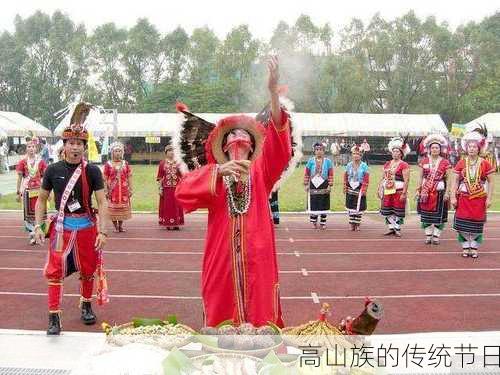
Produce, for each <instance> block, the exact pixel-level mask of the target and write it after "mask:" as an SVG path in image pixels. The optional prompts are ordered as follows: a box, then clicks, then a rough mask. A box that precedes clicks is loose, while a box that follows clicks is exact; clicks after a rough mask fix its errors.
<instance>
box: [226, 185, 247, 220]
mask: <svg viewBox="0 0 500 375" xmlns="http://www.w3.org/2000/svg"><path fill="white" fill-rule="evenodd" d="M223 179H224V184H225V185H226V187H227V196H228V208H229V214H230V215H231V216H236V215H243V214H245V213H246V212H247V211H248V208H249V207H250V200H251V199H250V197H251V196H250V192H251V191H252V183H251V179H250V175H248V180H247V182H246V184H245V186H244V192H243V202H244V203H245V204H244V206H243V207H242V208H239V207H238V203H237V202H236V197H235V193H234V191H233V187H234V186H235V184H236V181H234V178H233V177H232V176H224V177H223ZM240 206H241V205H240Z"/></svg>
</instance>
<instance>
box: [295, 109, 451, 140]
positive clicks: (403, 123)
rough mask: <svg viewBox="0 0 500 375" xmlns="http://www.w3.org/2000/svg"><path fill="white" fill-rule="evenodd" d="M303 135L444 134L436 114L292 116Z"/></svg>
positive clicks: (444, 130) (325, 114) (440, 121)
mask: <svg viewBox="0 0 500 375" xmlns="http://www.w3.org/2000/svg"><path fill="white" fill-rule="evenodd" d="M293 118H294V120H295V123H297V124H299V126H300V127H301V128H302V135H303V136H335V135H339V136H352V137H356V136H358V137H375V136H383V137H394V136H398V135H407V134H408V135H410V136H414V137H421V136H425V135H428V134H430V133H440V134H448V129H447V128H446V125H445V123H444V122H443V120H442V119H441V117H440V116H439V115H414V114H392V113H389V114H385V113H384V114H369V113H294V114H293Z"/></svg>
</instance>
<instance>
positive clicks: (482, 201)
mask: <svg viewBox="0 0 500 375" xmlns="http://www.w3.org/2000/svg"><path fill="white" fill-rule="evenodd" d="M485 222H486V196H484V197H480V198H473V199H469V196H468V195H465V194H458V199H457V209H456V211H455V220H454V223H453V229H455V230H456V231H458V232H466V233H475V234H480V233H483V228H484V223H485Z"/></svg>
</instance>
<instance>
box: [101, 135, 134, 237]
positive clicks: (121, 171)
mask: <svg viewBox="0 0 500 375" xmlns="http://www.w3.org/2000/svg"><path fill="white" fill-rule="evenodd" d="M110 152H111V160H109V161H108V162H106V164H104V172H103V175H104V179H105V182H106V197H107V200H108V213H109V218H110V219H111V221H112V222H113V225H114V226H115V232H125V229H123V222H124V221H125V220H128V219H130V218H131V217H132V213H131V203H130V197H131V196H132V169H131V168H130V165H129V164H128V163H127V161H126V160H124V159H123V153H124V148H123V144H122V143H120V142H114V143H113V144H111V146H110Z"/></svg>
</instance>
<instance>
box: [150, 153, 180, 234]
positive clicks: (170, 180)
mask: <svg viewBox="0 0 500 375" xmlns="http://www.w3.org/2000/svg"><path fill="white" fill-rule="evenodd" d="M181 177H182V172H181V169H180V165H179V163H177V162H176V161H175V158H174V148H173V147H172V146H171V145H168V146H166V147H165V160H162V161H161V162H160V165H159V166H158V174H157V176H156V181H158V184H159V190H160V205H159V210H158V216H159V222H160V225H162V226H165V227H166V228H167V230H172V229H173V230H179V226H181V225H184V210H183V209H182V206H181V205H180V204H179V202H178V201H177V199H176V198H175V188H176V187H177V184H178V183H179V181H180V179H181Z"/></svg>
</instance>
